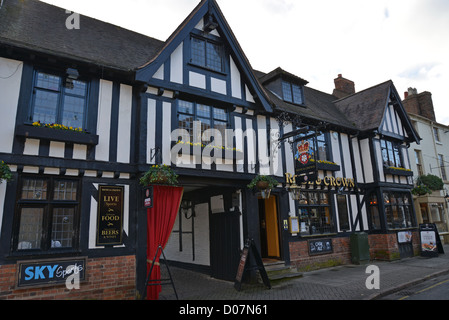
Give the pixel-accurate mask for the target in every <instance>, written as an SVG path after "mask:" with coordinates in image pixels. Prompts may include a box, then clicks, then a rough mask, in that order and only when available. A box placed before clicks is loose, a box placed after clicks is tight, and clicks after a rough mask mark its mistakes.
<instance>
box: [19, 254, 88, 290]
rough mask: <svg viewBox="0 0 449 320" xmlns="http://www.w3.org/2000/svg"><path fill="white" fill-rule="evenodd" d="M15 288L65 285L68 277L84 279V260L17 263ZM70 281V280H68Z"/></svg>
mask: <svg viewBox="0 0 449 320" xmlns="http://www.w3.org/2000/svg"><path fill="white" fill-rule="evenodd" d="M17 270H18V275H17V287H18V288H22V287H36V286H46V285H54V284H60V283H66V282H67V280H68V279H69V277H74V276H76V278H77V279H78V280H79V281H84V280H85V278H86V258H77V259H57V260H56V259H54V260H35V261H22V262H19V263H18V267H17ZM69 281H70V280H69Z"/></svg>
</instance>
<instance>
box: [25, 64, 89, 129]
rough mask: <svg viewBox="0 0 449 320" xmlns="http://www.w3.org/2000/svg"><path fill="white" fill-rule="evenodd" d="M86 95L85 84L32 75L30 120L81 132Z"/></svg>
mask: <svg viewBox="0 0 449 320" xmlns="http://www.w3.org/2000/svg"><path fill="white" fill-rule="evenodd" d="M87 94H88V84H87V82H85V81H81V80H76V79H69V78H65V77H61V76H59V75H56V74H50V73H45V72H41V71H36V72H35V76H34V83H33V99H32V101H31V109H30V120H31V121H32V122H40V123H42V124H53V123H57V124H62V125H65V126H67V127H72V128H81V129H85V122H86V119H85V118H86V109H87Z"/></svg>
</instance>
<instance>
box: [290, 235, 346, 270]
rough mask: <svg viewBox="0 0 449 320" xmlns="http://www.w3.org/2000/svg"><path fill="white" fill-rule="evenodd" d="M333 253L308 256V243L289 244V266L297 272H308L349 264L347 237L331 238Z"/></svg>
mask: <svg viewBox="0 0 449 320" xmlns="http://www.w3.org/2000/svg"><path fill="white" fill-rule="evenodd" d="M332 246H333V252H332V253H328V254H321V255H309V249H308V242H307V241H298V242H290V260H291V264H292V265H293V266H295V267H296V268H298V270H299V271H310V270H316V269H321V268H327V267H332V266H337V265H343V264H350V263H351V249H350V241H349V237H345V238H333V239H332Z"/></svg>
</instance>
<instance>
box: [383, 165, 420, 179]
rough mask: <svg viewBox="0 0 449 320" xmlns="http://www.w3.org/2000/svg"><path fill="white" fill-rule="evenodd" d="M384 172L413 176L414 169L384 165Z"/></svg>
mask: <svg viewBox="0 0 449 320" xmlns="http://www.w3.org/2000/svg"><path fill="white" fill-rule="evenodd" d="M384 173H386V174H392V175H397V176H406V177H410V176H413V171H412V170H410V169H405V168H398V167H384Z"/></svg>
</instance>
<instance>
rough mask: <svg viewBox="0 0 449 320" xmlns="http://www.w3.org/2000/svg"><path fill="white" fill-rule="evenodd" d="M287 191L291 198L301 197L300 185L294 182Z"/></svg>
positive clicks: (297, 198)
mask: <svg viewBox="0 0 449 320" xmlns="http://www.w3.org/2000/svg"><path fill="white" fill-rule="evenodd" d="M288 192H289V193H290V197H291V198H292V200H299V199H300V198H301V187H299V186H297V185H296V184H292V185H290V186H289V187H288Z"/></svg>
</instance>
